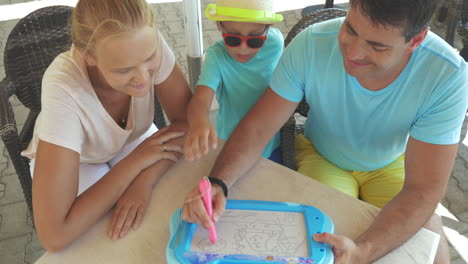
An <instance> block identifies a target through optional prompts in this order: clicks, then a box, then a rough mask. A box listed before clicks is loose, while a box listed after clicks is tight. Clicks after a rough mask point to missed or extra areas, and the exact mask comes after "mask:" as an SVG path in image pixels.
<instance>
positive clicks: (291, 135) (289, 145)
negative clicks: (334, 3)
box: [280, 8, 346, 170]
mask: <svg viewBox="0 0 468 264" xmlns="http://www.w3.org/2000/svg"><path fill="white" fill-rule="evenodd" d="M343 16H346V10H343V9H338V8H327V9H322V10H317V11H315V12H312V13H310V14H308V15H307V16H305V17H304V18H302V19H301V20H300V21H299V22H297V24H296V25H294V27H293V28H292V29H291V31H290V32H289V34H288V35H287V37H286V39H285V40H284V45H285V46H288V44H289V43H290V42H291V41H292V39H293V38H294V37H295V36H296V35H297V34H299V32H301V31H302V30H304V29H306V28H307V27H309V26H310V25H312V24H315V23H318V22H322V21H326V20H329V19H333V18H337V17H343ZM308 111H309V105H308V104H307V102H306V101H305V100H304V99H302V101H301V102H300V103H299V105H298V107H297V108H296V110H295V111H294V113H299V114H300V115H302V116H304V117H307V112H308ZM303 132H304V126H303V125H302V124H296V120H295V118H294V115H292V116H291V118H290V119H289V120H288V122H286V124H285V125H284V126H283V127H282V128H281V132H280V133H281V151H282V152H283V154H282V155H283V156H282V157H283V165H284V166H286V167H288V168H290V169H293V170H296V161H295V152H294V139H295V138H296V136H297V135H298V134H302V133H303Z"/></svg>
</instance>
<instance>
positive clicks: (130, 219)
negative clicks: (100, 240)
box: [109, 179, 153, 240]
mask: <svg viewBox="0 0 468 264" xmlns="http://www.w3.org/2000/svg"><path fill="white" fill-rule="evenodd" d="M152 192H153V185H151V184H148V183H147V182H145V181H138V179H135V181H134V182H133V183H132V184H131V185H130V186H128V188H127V189H126V190H125V192H124V193H123V194H122V196H121V197H120V198H119V200H118V201H117V203H116V205H115V208H114V213H113V216H112V221H111V224H110V228H109V237H110V238H111V239H113V240H116V239H119V238H122V237H124V236H125V235H127V233H128V231H129V229H130V227H133V229H137V228H138V227H140V225H141V222H142V220H143V216H144V215H145V211H146V208H147V207H148V204H149V202H150V200H151V193H152Z"/></svg>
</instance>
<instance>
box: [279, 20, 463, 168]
mask: <svg viewBox="0 0 468 264" xmlns="http://www.w3.org/2000/svg"><path fill="white" fill-rule="evenodd" d="M343 21H344V18H338V19H334V20H330V21H327V22H324V23H320V24H315V25H313V26H311V27H310V28H308V29H306V30H304V31H303V32H301V33H300V34H298V35H297V36H296V37H295V39H294V40H293V41H292V42H291V43H290V45H288V47H287V48H286V49H285V51H284V53H283V56H282V57H281V59H280V61H279V62H278V65H277V68H276V70H275V72H274V73H273V77H272V79H271V82H270V85H271V87H272V89H273V90H274V91H275V92H276V93H277V94H278V95H280V96H282V97H284V98H285V99H287V100H289V101H293V102H299V101H300V100H301V99H302V98H303V96H305V98H306V100H307V102H308V104H309V105H310V110H309V112H308V119H307V121H306V124H305V136H306V137H307V138H308V139H309V140H310V141H311V142H312V143H313V144H314V146H315V148H316V149H317V151H318V152H319V153H320V154H322V155H323V156H324V157H325V158H326V159H327V160H329V161H330V162H332V163H334V164H335V165H337V166H339V167H340V168H343V169H346V170H356V171H372V170H376V169H380V168H382V167H384V166H386V165H388V164H390V163H391V162H393V161H394V160H395V159H396V158H397V157H399V156H400V155H401V154H402V153H404V152H405V148H406V143H407V140H408V137H409V136H411V137H413V138H415V139H417V140H419V141H423V142H427V143H431V144H441V145H447V144H455V143H457V142H458V141H459V137H460V129H461V126H462V124H463V120H464V118H465V112H466V109H467V105H468V68H467V64H466V62H465V61H464V60H463V58H461V57H460V56H459V55H458V54H457V53H456V52H455V51H454V50H453V48H452V47H450V46H449V45H448V44H447V43H445V42H444V41H443V40H442V39H441V38H439V37H438V36H437V35H435V34H434V33H432V32H429V33H428V35H427V37H426V39H425V40H424V41H423V43H422V44H421V45H420V46H419V47H418V48H417V49H416V50H415V51H414V52H413V53H412V55H411V58H410V60H409V62H408V64H407V65H406V67H405V68H404V70H403V71H402V72H401V73H400V75H399V76H398V77H397V79H395V80H394V81H393V83H391V84H390V85H389V86H387V87H386V88H384V89H382V90H379V91H370V90H367V89H366V88H364V87H363V86H361V85H360V83H359V82H358V81H357V79H356V78H354V77H353V76H350V75H349V74H347V73H346V71H345V69H344V66H343V58H342V55H341V52H340V49H339V45H338V31H339V29H340V26H341V25H342V23H343Z"/></svg>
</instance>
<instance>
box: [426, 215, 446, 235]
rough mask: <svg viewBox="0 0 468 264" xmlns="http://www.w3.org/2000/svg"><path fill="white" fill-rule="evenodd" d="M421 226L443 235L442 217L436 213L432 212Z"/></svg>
mask: <svg viewBox="0 0 468 264" xmlns="http://www.w3.org/2000/svg"><path fill="white" fill-rule="evenodd" d="M423 227H424V228H426V229H429V230H431V231H432V232H435V233H437V234H439V235H443V232H444V229H443V225H442V218H441V217H440V216H439V215H437V214H433V215H432V216H431V217H430V218H429V220H428V221H427V222H426V223H425V224H424V225H423Z"/></svg>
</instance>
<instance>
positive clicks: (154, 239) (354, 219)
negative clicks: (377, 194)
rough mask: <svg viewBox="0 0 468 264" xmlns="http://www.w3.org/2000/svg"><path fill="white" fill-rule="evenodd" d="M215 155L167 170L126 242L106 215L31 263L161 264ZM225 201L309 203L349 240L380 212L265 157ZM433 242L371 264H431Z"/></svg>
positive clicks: (426, 238)
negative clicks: (111, 233)
mask: <svg viewBox="0 0 468 264" xmlns="http://www.w3.org/2000/svg"><path fill="white" fill-rule="evenodd" d="M220 147H221V146H220ZM218 149H219V148H218ZM216 155H217V153H215V152H212V153H210V155H208V156H207V157H205V158H203V159H202V160H200V161H198V162H187V161H185V160H181V161H179V162H178V163H177V164H176V165H175V166H174V167H173V168H172V169H171V170H169V171H168V172H167V173H166V175H165V176H164V177H163V178H162V179H161V180H160V182H159V183H158V184H157V186H156V187H155V189H154V192H153V197H152V201H151V204H150V206H149V207H148V210H147V212H146V216H145V218H144V219H143V223H142V225H141V226H140V228H139V229H138V230H136V231H130V232H129V234H128V235H127V236H126V237H125V238H123V239H120V240H118V241H112V240H111V239H109V238H108V236H107V230H108V226H109V222H110V219H111V214H110V213H108V214H107V215H106V216H105V217H104V218H103V219H102V220H101V221H99V222H98V223H97V224H95V225H94V226H93V228H92V229H91V230H90V231H89V232H87V233H86V234H85V235H84V236H83V237H81V238H80V239H79V240H77V241H76V242H74V243H73V244H72V245H71V246H69V247H68V248H66V249H64V250H62V251H61V252H59V253H45V254H44V255H43V256H42V257H41V258H40V259H39V260H38V261H37V262H36V263H39V264H41V263H67V264H73V263H94V264H98V263H138V264H142V263H166V251H165V250H166V245H167V242H168V240H169V235H170V233H169V219H170V216H171V215H172V213H173V212H174V211H175V210H176V209H177V208H179V207H181V205H182V203H183V200H184V197H185V195H186V194H187V192H188V191H189V190H191V188H193V187H194V186H196V184H197V183H198V181H199V179H200V178H201V177H203V176H206V175H208V173H209V171H210V169H211V167H212V166H213V163H214V160H215V158H216ZM229 198H230V199H242V200H269V201H282V202H293V203H301V204H307V205H312V206H314V207H316V208H318V209H320V210H321V211H322V212H324V213H325V214H327V215H328V216H329V217H330V218H331V219H332V220H333V222H334V224H335V233H337V234H343V235H346V236H349V237H350V238H356V237H357V236H358V235H359V234H361V233H362V232H363V231H364V230H365V229H366V228H367V227H368V226H369V225H370V224H371V223H372V221H373V219H374V218H375V216H376V215H377V213H378V211H379V209H377V208H375V207H373V206H371V205H369V204H366V203H364V202H362V201H360V200H357V199H354V198H351V197H349V196H347V195H345V194H342V193H340V192H338V191H336V190H334V189H332V188H330V187H328V186H325V185H323V184H321V183H318V182H316V181H314V180H312V179H310V178H307V177H305V176H303V175H301V174H299V173H297V172H295V171H292V170H289V169H288V168H286V167H283V166H280V165H278V164H276V163H273V162H271V161H269V160H266V159H262V160H261V161H260V162H259V163H258V164H257V165H256V166H255V167H254V168H253V169H252V170H250V171H249V173H248V175H246V176H245V177H243V178H242V179H241V180H239V181H238V182H237V183H236V184H235V185H234V186H233V188H232V189H231V190H230V194H229ZM83 217H86V216H83ZM438 241H439V236H438V235H437V234H435V233H433V232H431V231H428V230H426V229H422V230H420V231H419V232H418V233H416V234H415V236H413V237H412V238H411V239H410V240H409V241H408V242H406V243H405V244H404V245H403V246H401V247H400V248H398V249H396V250H395V251H393V252H391V253H390V254H388V255H386V256H385V257H383V258H381V259H380V260H379V261H377V262H376V263H379V264H390V263H392V264H394V263H401V264H405V263H418V264H421V263H432V262H433V259H434V255H435V251H436V248H437V244H438Z"/></svg>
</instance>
